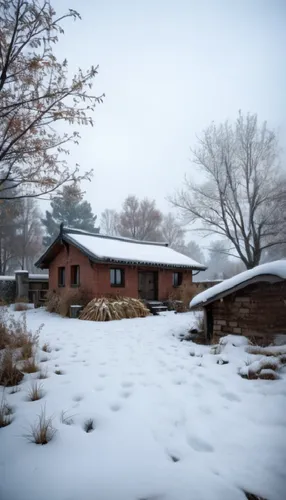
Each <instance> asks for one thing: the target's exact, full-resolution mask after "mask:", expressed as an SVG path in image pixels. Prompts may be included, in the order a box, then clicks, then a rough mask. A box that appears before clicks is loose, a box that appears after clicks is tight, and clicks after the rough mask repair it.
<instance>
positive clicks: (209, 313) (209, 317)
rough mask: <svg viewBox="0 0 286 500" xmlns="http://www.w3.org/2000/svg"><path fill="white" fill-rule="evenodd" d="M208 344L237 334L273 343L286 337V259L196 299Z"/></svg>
mask: <svg viewBox="0 0 286 500" xmlns="http://www.w3.org/2000/svg"><path fill="white" fill-rule="evenodd" d="M190 308H191V309H192V310H195V309H198V308H202V309H203V310H204V328H205V334H206V336H207V339H208V340H211V339H212V337H213V336H214V335H216V336H220V335H226V334H237V335H245V336H247V337H257V338H260V339H263V341H266V342H267V341H269V340H270V341H271V340H273V338H274V337H275V336H276V335H278V334H286V259H283V260H278V261H275V262H270V263H267V264H262V265H260V266H257V267H255V268H253V269H250V270H248V271H244V272H242V273H240V274H238V275H236V276H234V277H233V278H230V279H227V280H224V281H223V282H222V283H219V284H218V285H215V286H213V287H211V288H209V289H208V290H205V291H204V292H202V293H200V294H198V295H196V296H195V297H194V298H193V299H192V301H191V302H190Z"/></svg>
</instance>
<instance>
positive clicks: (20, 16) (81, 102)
mask: <svg viewBox="0 0 286 500" xmlns="http://www.w3.org/2000/svg"><path fill="white" fill-rule="evenodd" d="M79 17H80V16H79V14H78V13H77V12H76V11H74V10H72V9H70V10H69V12H68V13H67V14H64V15H62V16H56V12H55V10H54V9H53V7H52V6H51V4H50V0H0V198H5V199H9V198H15V197H18V198H19V197H26V196H29V197H36V196H41V195H46V194H48V193H52V192H54V191H56V190H57V189H58V188H59V187H60V186H61V185H62V184H64V183H66V182H68V181H74V180H80V179H82V178H89V177H90V175H91V172H86V173H85V174H83V175H79V170H78V166H76V165H75V166H74V167H72V168H70V167H69V166H68V164H67V162H66V161H65V159H64V157H63V155H64V154H68V152H69V150H68V145H69V143H78V141H79V134H78V132H77V131H75V130H73V127H69V125H70V126H72V125H78V126H79V125H92V124H93V119H92V114H93V111H94V108H95V105H96V104H97V103H99V102H102V97H103V96H100V97H97V96H95V95H93V94H92V93H91V90H90V89H91V87H92V84H93V80H94V78H95V76H96V75H97V70H98V68H97V67H94V66H91V68H90V69H88V70H87V71H82V70H81V69H79V70H78V72H77V73H76V74H74V76H73V77H72V78H71V79H70V78H69V75H68V63H67V60H64V61H58V60H57V58H56V56H55V53H54V51H53V47H54V44H56V43H57V42H58V40H59V39H58V36H59V35H61V34H63V32H64V31H63V28H62V23H63V21H64V20H66V19H67V18H72V19H74V20H75V19H78V18H79ZM61 123H62V124H64V125H65V132H62V130H63V127H61V126H59V125H60V124H61ZM16 188H17V190H16V191H15V189H16ZM18 188H20V189H21V190H19V189H18Z"/></svg>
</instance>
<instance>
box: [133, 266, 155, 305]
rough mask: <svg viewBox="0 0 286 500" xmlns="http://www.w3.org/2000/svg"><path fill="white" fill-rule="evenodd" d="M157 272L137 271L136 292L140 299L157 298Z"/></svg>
mask: <svg viewBox="0 0 286 500" xmlns="http://www.w3.org/2000/svg"><path fill="white" fill-rule="evenodd" d="M157 282H158V274H157V273H156V272H139V273H138V286H139V288H138V292H139V297H140V299H145V300H157V298H158V291H157V288H158V287H157Z"/></svg>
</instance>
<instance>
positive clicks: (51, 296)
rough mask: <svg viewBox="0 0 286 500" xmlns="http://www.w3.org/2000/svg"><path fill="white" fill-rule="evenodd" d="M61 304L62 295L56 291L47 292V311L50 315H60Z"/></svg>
mask: <svg viewBox="0 0 286 500" xmlns="http://www.w3.org/2000/svg"><path fill="white" fill-rule="evenodd" d="M59 302H60V294H59V293H57V292H55V291H54V290H49V291H48V292H47V301H46V308H47V311H48V312H50V313H58V312H59Z"/></svg>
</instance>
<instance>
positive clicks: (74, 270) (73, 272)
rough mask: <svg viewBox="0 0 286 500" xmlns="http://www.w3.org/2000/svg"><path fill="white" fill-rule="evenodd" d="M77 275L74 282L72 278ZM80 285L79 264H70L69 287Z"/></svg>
mask: <svg viewBox="0 0 286 500" xmlns="http://www.w3.org/2000/svg"><path fill="white" fill-rule="evenodd" d="M75 277H77V282H76V283H75V280H74V278H75ZM79 286H80V266H79V265H78V264H75V265H72V266H71V287H74V288H77V287H79Z"/></svg>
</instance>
